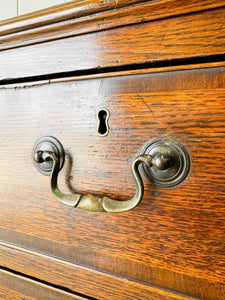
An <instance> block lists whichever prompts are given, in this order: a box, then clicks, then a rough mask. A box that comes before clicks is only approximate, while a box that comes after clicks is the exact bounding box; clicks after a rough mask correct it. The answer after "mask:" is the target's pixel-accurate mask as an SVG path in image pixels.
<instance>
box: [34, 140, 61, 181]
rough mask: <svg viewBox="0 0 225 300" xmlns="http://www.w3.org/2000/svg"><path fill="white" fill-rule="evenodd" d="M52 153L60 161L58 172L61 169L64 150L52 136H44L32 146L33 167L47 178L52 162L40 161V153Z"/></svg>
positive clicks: (47, 160) (49, 160) (50, 160)
mask: <svg viewBox="0 0 225 300" xmlns="http://www.w3.org/2000/svg"><path fill="white" fill-rule="evenodd" d="M46 151H48V152H53V153H54V154H55V155H56V156H57V157H58V158H59V161H60V164H59V171H60V170H61V169H62V167H63V164H64V158H65V154H64V149H63V146H62V145H61V143H60V142H59V141H58V140H57V139H56V138H54V137H52V136H45V137H43V138H40V139H39V140H38V141H37V142H36V143H35V145H34V151H33V152H34V165H35V167H36V168H37V169H38V171H39V172H40V173H41V174H43V175H47V176H49V175H50V174H51V172H52V167H53V161H52V159H46V160H44V159H42V158H41V156H40V157H38V155H40V153H42V152H46Z"/></svg>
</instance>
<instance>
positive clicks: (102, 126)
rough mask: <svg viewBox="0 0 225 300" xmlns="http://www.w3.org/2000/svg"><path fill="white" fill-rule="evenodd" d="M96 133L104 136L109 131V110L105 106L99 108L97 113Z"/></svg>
mask: <svg viewBox="0 0 225 300" xmlns="http://www.w3.org/2000/svg"><path fill="white" fill-rule="evenodd" d="M97 117H98V129H97V130H98V135H100V136H106V135H107V134H108V133H109V125H108V120H109V111H108V110H107V109H106V108H102V109H100V110H99V112H98V114H97Z"/></svg>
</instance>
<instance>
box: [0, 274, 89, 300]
mask: <svg viewBox="0 0 225 300" xmlns="http://www.w3.org/2000/svg"><path fill="white" fill-rule="evenodd" d="M0 299H14V300H20V299H21V300H32V299H38V300H39V299H40V300H44V299H46V300H51V299H52V300H59V299H63V300H70V299H76V300H85V299H87V298H84V297H80V296H76V295H73V294H71V293H68V292H65V291H62V290H60V289H58V288H55V287H51V286H48V285H46V284H43V283H40V282H37V281H35V280H32V279H28V278H26V277H23V276H20V275H16V274H14V273H11V272H8V271H5V270H0Z"/></svg>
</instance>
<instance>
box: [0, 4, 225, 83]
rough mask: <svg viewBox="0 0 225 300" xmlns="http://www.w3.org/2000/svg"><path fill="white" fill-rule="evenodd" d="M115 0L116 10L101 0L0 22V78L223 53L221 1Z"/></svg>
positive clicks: (142, 64)
mask: <svg viewBox="0 0 225 300" xmlns="http://www.w3.org/2000/svg"><path fill="white" fill-rule="evenodd" d="M118 2H119V3H118V6H116V8H118V9H116V10H113V8H115V7H114V6H113V5H114V1H107V2H106V3H108V4H110V3H111V6H110V5H109V6H110V7H109V8H110V11H107V10H106V9H107V7H106V8H104V7H101V5H102V6H104V1H103V4H101V3H102V2H100V3H99V4H98V5H99V11H97V10H96V9H97V8H96V7H95V6H96V5H97V4H96V3H92V6H91V5H89V6H90V7H92V8H93V9H92V12H90V11H89V10H90V7H89V10H88V9H87V8H88V5H87V4H86V10H85V8H84V7H83V6H82V5H81V4H80V5H81V7H80V8H78V7H76V5H75V4H67V6H68V7H67V6H66V7H67V10H66V11H63V10H62V12H61V14H60V13H59V12H60V9H61V8H59V11H58V12H57V10H56V9H55V10H56V11H54V12H52V13H49V15H48V14H47V15H45V14H44V13H43V15H42V14H41V13H39V14H38V13H37V16H36V15H34V16H33V17H31V18H30V19H29V18H28V17H23V18H24V19H23V18H21V20H20V19H19V20H18V21H17V22H16V21H15V22H14V23H13V24H11V25H10V24H5V25H4V24H3V25H2V26H0V33H1V36H0V50H2V51H0V65H1V72H0V81H9V80H24V81H26V79H24V78H29V77H37V76H39V77H40V76H42V78H43V76H44V77H45V78H50V77H52V76H62V73H64V75H63V76H67V75H68V73H69V74H70V75H72V73H73V74H74V73H75V74H77V73H78V72H82V74H83V73H84V72H86V73H89V74H90V73H98V72H103V71H104V70H107V71H108V70H109V68H111V70H115V68H116V70H118V68H126V69H134V68H143V67H145V68H146V67H147V66H148V65H149V64H153V63H154V64H155V63H156V64H157V63H158V64H162V63H163V64H167V65H168V64H169V65H173V64H177V61H178V60H182V62H183V60H184V59H189V60H188V62H190V58H192V59H195V60H196V59H197V60H198V62H200V61H201V59H202V60H204V61H206V59H208V58H206V57H208V56H211V58H210V59H217V60H218V59H219V58H218V56H221V55H224V49H225V47H224V43H225V41H224V40H225V38H224V31H225V24H224V17H225V9H224V8H223V7H221V8H218V6H222V5H225V2H224V1H216V3H211V1H210V2H209V1H206V0H201V1H198V5H196V2H195V1H191V2H194V3H189V2H187V3H188V5H187V4H186V3H184V1H149V2H147V3H140V4H136V5H130V6H127V7H126V8H120V5H122V4H123V5H122V6H124V5H125V3H124V1H118ZM121 2H122V3H121ZM133 2H134V1H130V2H128V3H130V4H133ZM135 2H136V1H135ZM137 2H138V1H137ZM82 3H83V2H82ZM77 5H78V4H77ZM70 6H71V7H70ZM94 7H95V10H94ZM215 7H216V8H215ZM100 8H101V9H100ZM209 8H214V9H211V10H207V9H209ZM79 9H80V10H79ZM103 9H105V10H106V11H104V12H102V11H101V10H103ZM202 10H205V11H202ZM193 11H194V12H195V11H197V12H195V13H193V14H190V12H193ZM198 11H200V12H198ZM66 12H67V15H66ZM185 13H186V14H185ZM73 14H74V15H73ZM184 14H185V15H184ZM86 15H87V16H86ZM62 20H63V21H62ZM60 21H61V22H60ZM52 23H53V24H52ZM122 25H123V26H122ZM124 25H126V26H124ZM106 29H107V30H106ZM5 49H8V50H7V51H6V50H5ZM220 59H221V57H220ZM29 80H30V79H29Z"/></svg>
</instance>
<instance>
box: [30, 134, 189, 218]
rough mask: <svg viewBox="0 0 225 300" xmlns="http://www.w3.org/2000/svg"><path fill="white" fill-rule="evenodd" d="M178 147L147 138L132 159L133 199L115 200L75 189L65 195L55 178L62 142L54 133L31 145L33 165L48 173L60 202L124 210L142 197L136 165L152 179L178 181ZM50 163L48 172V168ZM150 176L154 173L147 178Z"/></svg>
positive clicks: (118, 210) (92, 207)
mask: <svg viewBox="0 0 225 300" xmlns="http://www.w3.org/2000/svg"><path fill="white" fill-rule="evenodd" d="M48 141H49V145H48ZM170 142H171V141H170ZM42 143H43V144H42ZM56 145H58V146H59V149H55V148H57V147H56ZM179 146H180V144H179ZM181 148H182V147H181ZM179 149H180V148H179V147H178V146H177V143H175V146H174V145H173V142H172V143H169V142H168V141H165V140H164V141H163V142H162V141H161V139H156V140H153V141H151V142H149V143H148V144H147V145H146V146H145V147H144V148H143V150H142V154H141V155H139V156H137V157H136V158H135V159H134V160H133V163H132V166H131V171H132V174H133V177H134V180H135V184H136V193H135V195H134V197H133V198H132V199H130V200H127V201H119V200H114V199H111V198H108V197H101V196H98V195H94V194H90V195H82V194H79V193H76V194H71V195H66V194H64V193H62V192H61V191H60V190H59V188H58V183H57V181H58V174H59V171H60V169H61V168H62V166H63V162H64V156H65V154H64V150H63V148H62V145H61V143H60V142H59V141H57V140H56V139H55V138H53V137H44V138H42V139H40V140H39V141H37V143H36V144H35V147H34V151H33V157H34V164H35V166H36V168H37V169H38V170H39V171H40V172H41V173H42V174H45V175H50V185H51V190H52V193H53V194H54V196H55V197H56V198H57V199H58V200H59V201H60V202H62V203H64V204H66V205H68V206H73V207H77V208H80V209H85V210H89V211H96V212H123V211H127V210H130V209H133V208H134V207H136V206H137V205H138V204H139V202H140V201H141V199H142V197H143V193H144V187H143V182H142V179H141V176H140V173H139V170H138V166H139V165H140V164H141V165H143V169H144V172H145V173H146V174H147V176H148V179H151V181H152V182H155V180H159V179H160V180H162V178H163V179H166V180H167V179H168V175H167V173H168V174H170V176H172V177H171V178H172V179H173V180H175V181H178V182H180V180H181V179H180V177H181V175H182V176H183V172H182V171H181V170H180V169H181V167H182V166H183V165H184V164H183V165H182V166H181V165H180V167H179V170H177V166H178V165H179V163H180V161H182V157H180V156H179V155H178V154H180V153H179V151H178V150H179ZM177 153H178V154H177ZM178 156H179V157H178ZM188 157H189V156H188ZM177 158H179V159H180V161H179V162H177ZM45 164H47V170H44V171H43V169H44V167H46V165H45ZM50 167H51V172H49V168H50ZM152 169H153V172H151V173H150V171H149V170H152ZM160 173H162V174H163V175H162V176H161V177H160V176H159V174H160ZM176 173H178V174H179V176H178V178H179V180H177V178H176V176H174V175H176ZM156 175H157V176H156ZM165 175H166V176H165ZM186 175H187V171H185V176H186ZM150 176H155V177H154V178H149V177H150ZM171 178H170V181H171ZM174 178H175V179H174ZM183 178H184V177H182V180H183ZM167 181H168V180H167ZM173 183H174V182H173Z"/></svg>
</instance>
